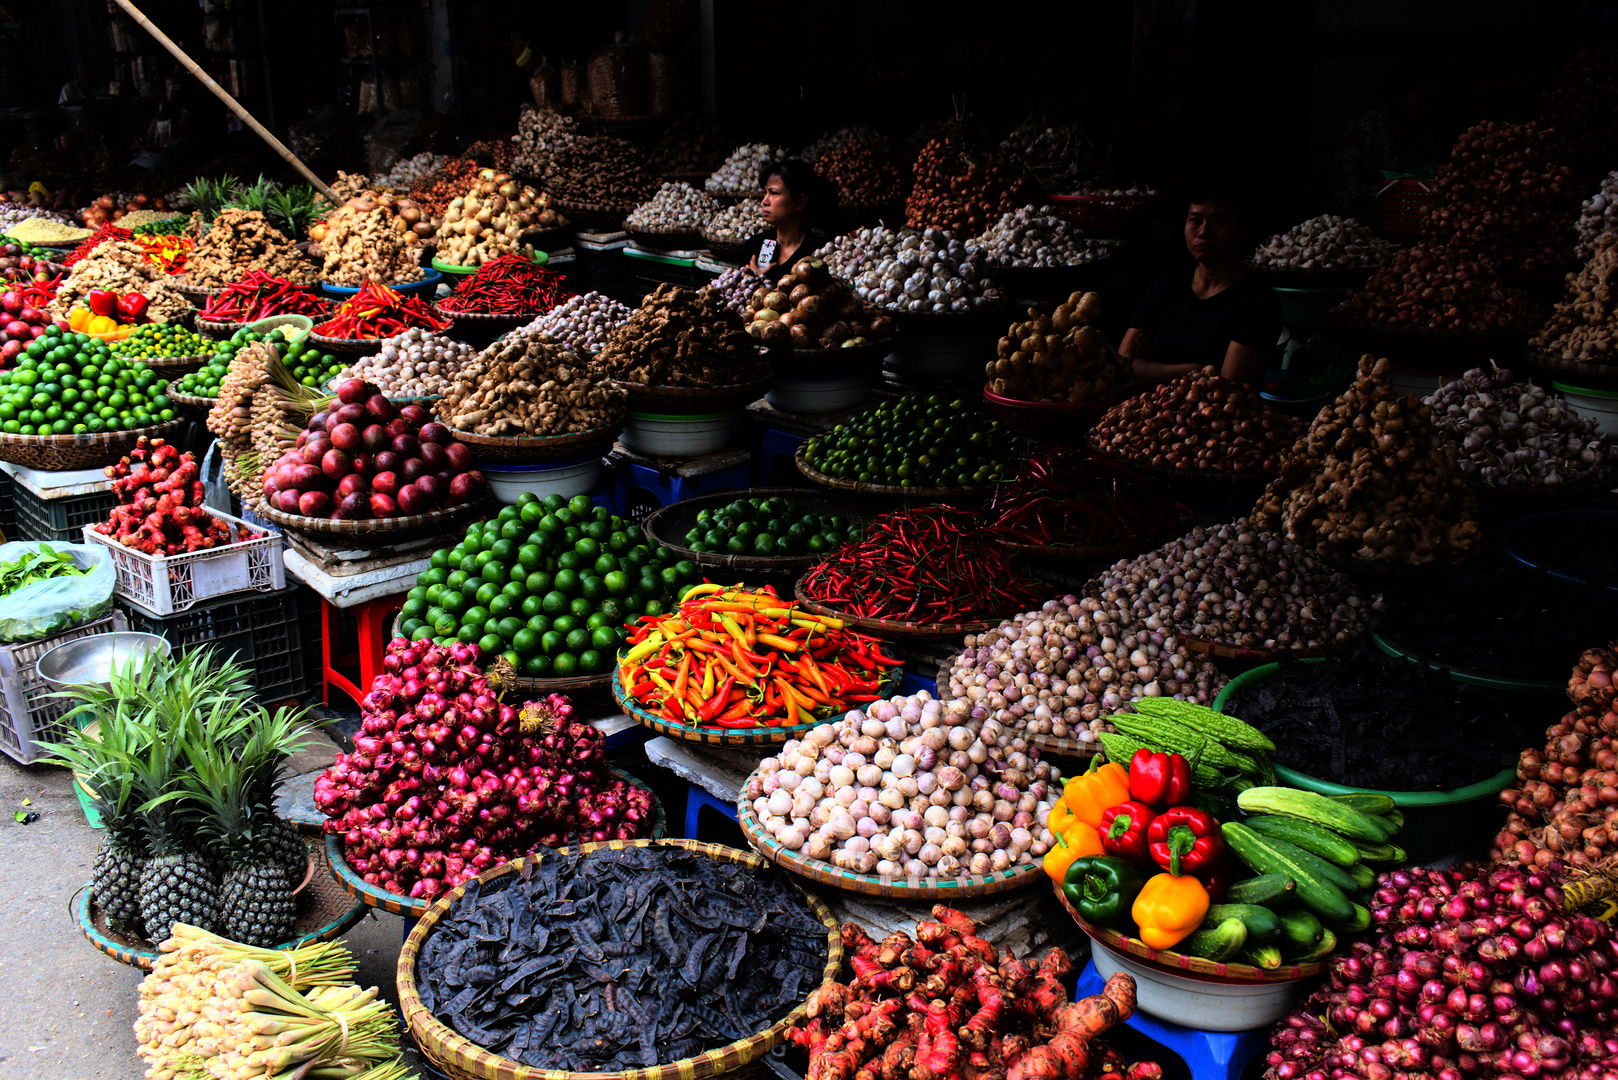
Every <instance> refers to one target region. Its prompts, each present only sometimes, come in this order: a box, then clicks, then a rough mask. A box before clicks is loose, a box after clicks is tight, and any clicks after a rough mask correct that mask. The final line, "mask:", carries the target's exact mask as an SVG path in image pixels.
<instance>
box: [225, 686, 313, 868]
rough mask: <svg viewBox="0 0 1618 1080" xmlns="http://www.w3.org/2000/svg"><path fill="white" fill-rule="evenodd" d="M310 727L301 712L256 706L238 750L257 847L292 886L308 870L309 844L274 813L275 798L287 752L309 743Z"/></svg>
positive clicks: (301, 747) (282, 777)
mask: <svg viewBox="0 0 1618 1080" xmlns="http://www.w3.org/2000/svg"><path fill="white" fill-rule="evenodd" d="M308 734H309V729H308V728H307V727H306V726H305V721H304V716H303V715H302V714H301V713H297V712H289V711H288V710H285V709H281V710H279V711H277V712H275V713H273V714H272V713H270V712H269V711H267V710H265V709H262V708H261V709H259V710H258V715H257V719H256V722H255V723H254V725H253V728H252V735H251V736H250V737H249V739H248V741H247V744H246V745H245V746H243V747H242V749H241V755H240V756H241V759H242V761H243V762H244V763H246V765H247V767H248V772H249V776H248V793H249V805H250V808H251V810H252V812H253V821H254V824H255V829H254V832H255V835H256V836H257V839H258V845H259V850H260V851H261V852H262V853H264V855H265V856H267V857H268V858H269V859H270V860H271V861H272V862H274V863H275V864H276V865H278V866H280V867H281V868H282V869H283V870H285V871H286V875H287V879H288V880H289V881H291V882H292V884H293V885H298V884H300V883H301V882H302V881H303V876H304V873H305V872H306V871H307V870H308V869H309V847H308V845H307V844H305V843H304V841H303V838H302V837H300V836H299V835H298V831H297V830H296V829H294V828H293V827H292V825H291V824H290V823H288V822H287V821H285V820H283V819H282V818H281V817H280V815H278V814H277V813H276V812H275V798H276V795H277V794H279V792H280V790H281V784H282V782H283V781H284V780H285V779H286V777H285V775H284V773H283V772H282V768H281V766H282V764H283V763H284V762H285V761H286V757H287V755H288V754H290V753H292V752H293V751H296V750H301V749H303V748H304V747H306V746H307V745H308Z"/></svg>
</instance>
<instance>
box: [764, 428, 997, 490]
mask: <svg viewBox="0 0 1618 1080" xmlns="http://www.w3.org/2000/svg"><path fill="white" fill-rule="evenodd" d="M812 442H814V439H809V440H808V441H806V442H803V443H800V444H799V446H798V450H797V453H795V454H793V455H792V460H793V462H795V463H796V464H797V466H798V471H799V472H800V473H802V474H803V475H804V478H805V479H806V480H808V481H809V482H810V483H813V484H819V485H821V486H822V487H828V488H831V489H832V490H833V491H853V492H858V493H859V494H861V495H890V496H896V497H898V498H899V499H901V500H903V501H905V502H956V501H971V500H981V499H983V498H985V497H987V496H988V494H989V491H990V490H991V489H989V488H986V487H966V488H924V487H896V486H894V485H892V484H862V483H860V482H859V481H857V480H843V479H840V478H839V477H835V476H827V475H826V474H825V473H823V472H821V471H820V470H818V469H816V468H815V467H814V466H813V465H811V464H809V445H810V443H812Z"/></svg>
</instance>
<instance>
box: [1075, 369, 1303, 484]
mask: <svg viewBox="0 0 1618 1080" xmlns="http://www.w3.org/2000/svg"><path fill="white" fill-rule="evenodd" d="M1302 430H1303V421H1302V420H1299V419H1298V418H1297V417H1294V416H1288V415H1286V414H1285V413H1281V412H1277V411H1275V410H1274V409H1271V408H1270V407H1269V406H1267V405H1265V404H1264V400H1263V398H1261V397H1259V393H1258V391H1257V390H1255V389H1254V388H1253V387H1250V386H1247V385H1245V384H1243V383H1238V382H1232V381H1231V380H1229V379H1227V378H1225V377H1224V376H1223V375H1221V374H1219V372H1218V371H1217V370H1216V369H1214V368H1211V367H1206V368H1203V369H1202V370H1201V371H1191V372H1187V373H1186V374H1184V375H1181V376H1180V377H1179V378H1178V379H1175V380H1174V381H1172V382H1166V383H1164V384H1162V385H1161V386H1157V387H1154V388H1152V389H1151V390H1149V391H1147V392H1146V393H1144V394H1136V395H1135V396H1134V397H1132V398H1128V399H1126V400H1124V401H1120V402H1119V403H1118V404H1116V405H1114V406H1113V407H1112V408H1110V409H1108V410H1107V411H1106V412H1105V413H1104V414H1103V415H1102V417H1101V419H1100V420H1098V421H1096V426H1095V427H1094V429H1092V430H1091V432H1090V437H1091V439H1093V440H1094V442H1095V444H1096V446H1098V447H1100V448H1101V450H1103V451H1104V452H1106V453H1108V454H1111V455H1112V456H1114V457H1120V458H1123V459H1125V460H1126V461H1133V462H1136V463H1138V464H1141V465H1150V466H1152V467H1154V468H1158V469H1183V470H1186V471H1188V472H1189V471H1197V470H1203V471H1207V472H1217V473H1239V474H1243V475H1261V474H1264V473H1272V472H1274V471H1275V470H1276V467H1277V465H1279V463H1280V460H1281V453H1282V451H1284V450H1286V449H1287V448H1288V447H1289V446H1291V445H1292V443H1293V441H1294V440H1295V439H1297V437H1298V434H1299V433H1300V432H1301V431H1302Z"/></svg>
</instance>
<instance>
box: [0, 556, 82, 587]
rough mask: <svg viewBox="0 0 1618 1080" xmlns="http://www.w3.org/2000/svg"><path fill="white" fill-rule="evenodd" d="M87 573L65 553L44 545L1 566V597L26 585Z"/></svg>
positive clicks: (80, 575)
mask: <svg viewBox="0 0 1618 1080" xmlns="http://www.w3.org/2000/svg"><path fill="white" fill-rule="evenodd" d="M84 574H85V571H84V570H82V569H80V568H79V565H78V564H77V563H75V562H74V561H73V556H72V555H69V554H68V553H67V552H65V551H54V550H52V549H51V548H49V547H47V546H46V545H44V544H41V545H39V550H38V551H31V552H29V553H28V554H26V555H24V556H22V557H21V558H18V559H13V560H12V561H11V562H8V563H3V564H0V596H5V595H7V594H8V593H13V592H16V591H17V590H18V589H20V588H22V587H23V586H24V585H32V584H33V583H34V582H36V581H48V580H50V579H51V578H59V577H83V576H84Z"/></svg>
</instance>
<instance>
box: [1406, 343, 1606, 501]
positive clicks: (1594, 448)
mask: <svg viewBox="0 0 1618 1080" xmlns="http://www.w3.org/2000/svg"><path fill="white" fill-rule="evenodd" d="M1426 401H1427V404H1428V405H1429V406H1431V407H1432V410H1433V430H1434V432H1435V433H1436V435H1437V436H1438V437H1439V438H1442V439H1443V440H1444V441H1446V442H1448V443H1450V444H1451V445H1452V446H1454V448H1455V458H1456V460H1455V464H1456V466H1457V467H1458V468H1459V469H1460V470H1461V475H1462V476H1465V477H1466V478H1467V479H1469V480H1474V481H1477V482H1479V483H1484V484H1494V485H1496V486H1499V487H1512V488H1517V487H1558V486H1560V485H1562V484H1577V483H1585V482H1588V481H1591V480H1594V479H1595V478H1597V477H1599V476H1601V475H1602V474H1603V473H1605V472H1606V471H1607V465H1608V457H1609V455H1610V452H1611V447H1610V441H1609V440H1608V439H1606V438H1604V437H1603V436H1601V435H1598V434H1597V433H1596V421H1595V420H1593V419H1588V418H1581V417H1579V416H1577V415H1575V414H1574V413H1573V412H1572V411H1571V410H1569V409H1568V407H1567V402H1566V401H1564V400H1563V399H1562V397H1561V396H1560V395H1559V394H1552V393H1549V392H1548V391H1546V390H1545V389H1544V388H1543V387H1540V386H1535V385H1534V384H1533V383H1529V382H1513V381H1512V375H1511V372H1509V371H1503V370H1501V369H1499V368H1495V369H1493V370H1492V371H1491V370H1489V369H1486V368H1473V369H1472V370H1471V371H1468V372H1467V373H1466V374H1465V375H1463V376H1461V377H1460V378H1459V379H1456V380H1455V381H1454V382H1447V383H1445V384H1444V385H1443V386H1440V387H1439V388H1438V390H1437V391H1436V392H1435V393H1434V394H1433V395H1432V396H1431V397H1429V398H1427V399H1426Z"/></svg>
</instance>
